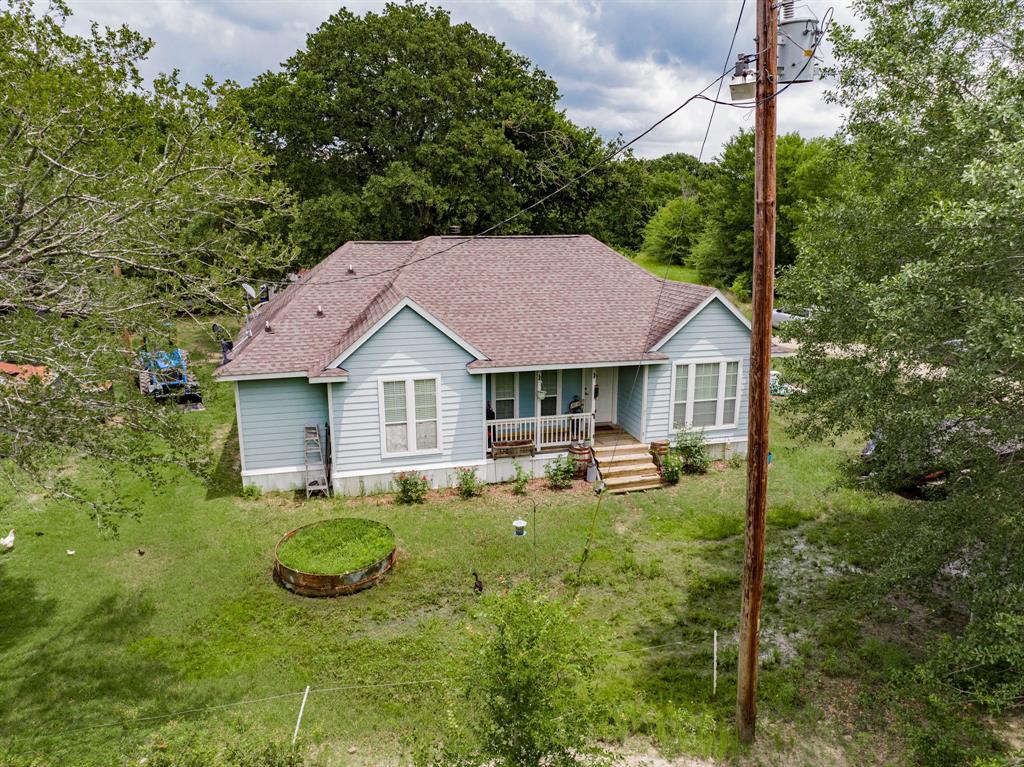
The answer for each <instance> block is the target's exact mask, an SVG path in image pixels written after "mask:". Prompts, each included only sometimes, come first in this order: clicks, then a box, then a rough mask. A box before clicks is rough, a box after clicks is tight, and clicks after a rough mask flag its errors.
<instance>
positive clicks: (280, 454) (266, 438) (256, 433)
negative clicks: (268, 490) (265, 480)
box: [238, 378, 327, 471]
mask: <svg viewBox="0 0 1024 767" xmlns="http://www.w3.org/2000/svg"><path fill="white" fill-rule="evenodd" d="M326 390H327V386H326V385H325V384H311V383H309V381H307V380H306V379H305V378H278V379H273V380H268V381H239V382H238V410H239V413H240V415H241V424H242V439H241V445H240V449H241V451H242V457H243V460H244V464H245V468H246V470H247V471H251V470H254V469H277V468H284V467H287V466H303V465H304V463H305V456H304V454H303V445H302V432H303V427H304V426H306V425H312V424H315V425H317V426H319V427H320V435H321V438H323V437H324V436H325V435H324V424H325V423H326V422H327V392H326Z"/></svg>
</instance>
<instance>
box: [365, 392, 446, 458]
mask: <svg viewBox="0 0 1024 767" xmlns="http://www.w3.org/2000/svg"><path fill="white" fill-rule="evenodd" d="M377 391H378V402H379V405H380V431H381V440H382V442H381V455H384V456H394V455H417V454H423V453H439V452H441V379H440V378H439V377H438V376H406V377H401V378H380V379H378V380H377Z"/></svg>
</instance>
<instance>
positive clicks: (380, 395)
mask: <svg viewBox="0 0 1024 767" xmlns="http://www.w3.org/2000/svg"><path fill="white" fill-rule="evenodd" d="M428 380H430V381H434V396H435V397H436V399H437V447H436V448H430V449H429V450H416V449H415V448H413V449H410V450H403V451H400V452H390V451H389V450H388V440H387V424H386V422H385V420H384V384H385V383H392V382H394V381H404V382H405V419H406V421H405V425H406V429H408V435H407V437H406V440H407V441H406V444H408V445H410V446H413V445H415V444H416V385H415V384H414V383H413V385H411V386H410V383H412V382H414V381H428ZM377 410H378V413H379V415H380V457H381V458H402V457H404V456H412V455H437V454H438V453H442V452H444V450H443V448H442V441H443V440H442V436H443V432H442V431H441V376H439V375H429V374H428V375H405V376H381V377H380V378H378V379H377Z"/></svg>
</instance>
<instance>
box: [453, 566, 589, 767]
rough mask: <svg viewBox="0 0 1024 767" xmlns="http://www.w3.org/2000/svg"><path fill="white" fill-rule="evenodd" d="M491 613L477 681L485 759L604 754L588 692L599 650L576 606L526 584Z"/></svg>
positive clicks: (521, 765) (532, 765) (525, 760)
mask: <svg viewBox="0 0 1024 767" xmlns="http://www.w3.org/2000/svg"><path fill="white" fill-rule="evenodd" d="M487 615H488V618H489V619H490V622H491V624H492V629H491V631H490V633H489V634H488V635H487V637H486V639H485V640H484V641H483V643H482V644H481V645H480V649H479V654H478V655H477V657H476V658H475V660H474V663H473V666H472V668H471V683H470V686H469V692H470V695H471V697H472V698H473V700H474V703H475V704H476V708H475V710H476V712H477V722H476V726H475V728H474V730H475V732H476V733H477V734H478V737H479V740H480V742H481V743H482V746H483V749H482V751H483V753H482V756H483V757H484V762H486V763H494V764H498V765H505V766H506V767H540V765H552V767H555V766H557V765H565V766H566V767H568V766H569V765H579V764H586V763H589V762H590V761H592V758H593V757H598V756H599V754H597V753H595V752H594V751H593V750H592V746H591V743H590V742H589V740H590V738H591V737H592V735H593V727H594V722H595V716H594V711H593V708H592V703H591V701H592V696H591V695H589V694H588V692H587V687H588V685H589V683H590V681H591V680H593V679H594V665H595V661H596V656H595V654H594V649H593V644H592V642H591V640H590V639H589V637H588V635H587V633H586V632H584V631H583V630H582V627H581V626H580V625H579V624H578V623H577V622H576V621H575V620H574V619H573V617H572V615H571V613H570V611H569V609H568V608H567V607H566V606H565V605H564V604H562V603H561V602H558V601H556V600H554V599H549V598H547V597H544V596H542V595H540V594H538V593H537V591H536V590H535V589H534V588H533V587H530V586H519V587H517V588H515V589H514V590H513V591H512V592H510V593H509V594H507V595H506V596H503V597H499V598H497V599H494V600H493V601H492V602H491V603H490V605H489V606H488V610H487ZM588 756H589V757H592V758H588Z"/></svg>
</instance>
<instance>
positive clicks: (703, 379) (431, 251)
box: [216, 236, 750, 494]
mask: <svg viewBox="0 0 1024 767" xmlns="http://www.w3.org/2000/svg"><path fill="white" fill-rule="evenodd" d="M749 332H750V330H749V324H748V322H747V321H746V319H745V318H744V317H743V315H742V314H740V312H739V311H737V309H736V308H735V307H734V306H732V304H730V303H729V301H728V300H727V299H726V298H725V297H724V296H722V295H721V294H720V293H719V292H718V291H716V290H714V289H712V288H708V287H704V286H699V285H688V284H684V283H676V282H668V281H664V280H660V279H658V278H656V277H654V276H652V275H650V274H649V273H648V272H646V271H645V270H643V269H641V268H640V267H638V266H636V265H635V264H633V263H632V262H631V261H630V260H629V259H627V258H625V257H623V256H621V255H620V254H618V253H616V252H615V251H613V250H611V249H610V248H608V247H606V246H605V245H603V244H601V243H600V242H598V241H597V240H595V239H593V238H591V237H589V236H554V237H493V238H491V237H488V238H460V237H430V238H427V239H425V240H421V241H419V242H350V243H347V244H346V245H344V246H343V247H342V248H340V249H338V250H337V251H335V252H334V253H333V254H332V255H331V256H329V257H328V258H327V259H325V260H324V261H323V262H322V263H320V264H319V265H318V266H317V267H315V268H314V269H312V270H310V271H309V272H308V273H307V274H306V275H304V276H303V277H302V279H301V280H300V281H298V282H297V283H295V284H293V285H292V286H290V287H289V288H288V289H287V290H286V291H284V292H283V293H281V294H279V295H277V296H275V297H274V298H273V299H272V300H271V301H270V302H269V303H267V304H263V305H261V306H260V307H258V308H257V309H256V310H255V311H254V312H253V313H252V314H251V315H250V316H249V318H248V319H247V322H246V327H245V329H244V330H243V332H242V334H241V336H240V338H239V339H238V340H237V342H236V344H235V348H234V351H233V352H232V357H231V359H230V361H229V362H227V363H226V364H225V365H223V366H222V367H220V368H219V369H218V370H217V373H216V376H217V378H218V379H219V380H221V381H227V382H232V383H233V385H234V387H235V403H236V411H237V424H238V439H239V445H240V449H241V462H242V478H243V481H244V483H245V484H246V485H257V486H259V487H261V488H263V489H291V488H301V487H305V486H306V485H307V482H309V481H311V478H315V477H317V476H322V479H323V480H325V481H327V480H329V482H330V484H331V486H332V487H333V489H334V491H335V492H340V493H347V494H354V493H360V492H371V491H375V490H380V489H386V488H388V487H389V486H390V485H391V483H392V480H393V477H394V475H395V474H396V473H397V472H400V471H408V470H416V471H419V472H422V473H423V474H425V475H427V476H428V477H430V479H431V481H432V483H433V484H434V485H435V486H444V485H447V484H450V482H451V480H452V478H453V476H454V470H455V469H457V468H459V467H474V468H476V470H477V473H478V475H479V476H481V477H482V478H484V479H486V480H487V481H491V482H494V481H502V480H505V479H507V478H509V477H510V476H511V473H512V471H513V468H512V460H513V458H512V456H516V457H517V460H519V461H520V463H522V464H524V465H525V466H526V467H527V468H528V469H532V470H533V471H534V472H535V473H538V472H540V471H541V470H542V468H543V466H544V464H545V463H546V462H548V461H550V460H551V459H552V458H554V457H557V456H559V455H563V454H565V452H566V451H568V450H569V449H570V448H571V447H575V448H576V450H577V451H578V450H579V449H580V447H581V446H592V447H593V448H594V453H595V456H596V458H597V460H598V461H599V464H600V467H601V471H602V474H603V475H604V477H605V480H606V482H607V483H608V485H609V488H611V489H617V490H634V489H643V488H646V487H651V486H654V485H656V484H658V483H659V480H658V477H657V474H656V469H655V467H654V466H653V464H652V463H651V461H650V456H649V453H648V450H647V445H648V443H651V442H654V441H657V440H664V439H670V438H672V437H673V436H674V435H675V433H676V432H677V431H678V430H679V429H681V428H692V429H701V430H702V431H703V432H704V435H705V438H706V440H707V442H708V443H709V444H711V445H713V446H715V449H716V450H717V451H720V452H721V453H724V454H728V453H730V452H743V451H745V446H746V429H747V425H746V421H747V402H746V396H745V395H746V390H747V383H746V371H747V361H748V354H749ZM311 444H313V445H314V447H313V448H311Z"/></svg>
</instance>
